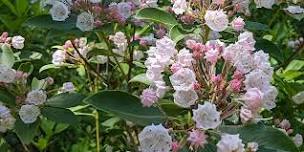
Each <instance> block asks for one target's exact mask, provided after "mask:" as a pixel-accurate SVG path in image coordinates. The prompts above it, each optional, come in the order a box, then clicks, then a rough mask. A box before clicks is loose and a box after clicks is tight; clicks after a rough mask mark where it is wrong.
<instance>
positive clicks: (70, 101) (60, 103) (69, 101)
mask: <svg viewBox="0 0 304 152" xmlns="http://www.w3.org/2000/svg"><path fill="white" fill-rule="evenodd" d="M84 98H85V96H83V95H81V94H79V93H61V94H59V95H56V96H53V97H51V98H49V99H48V100H47V102H46V103H45V104H46V105H48V106H52V107H58V108H70V107H75V106H78V105H80V104H81V103H82V100H83V99H84Z"/></svg>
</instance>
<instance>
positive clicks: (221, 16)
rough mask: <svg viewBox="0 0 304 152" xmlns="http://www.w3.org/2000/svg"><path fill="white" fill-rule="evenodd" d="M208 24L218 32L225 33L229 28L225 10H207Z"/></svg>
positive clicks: (206, 18) (206, 19)
mask: <svg viewBox="0 0 304 152" xmlns="http://www.w3.org/2000/svg"><path fill="white" fill-rule="evenodd" d="M205 21H206V24H207V25H208V27H209V28H210V29H212V30H213V31H216V32H221V31H224V30H225V29H226V28H227V27H228V23H229V20H228V16H227V15H226V14H225V13H224V11H223V10H214V11H213V10H207V12H206V14H205Z"/></svg>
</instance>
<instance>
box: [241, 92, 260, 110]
mask: <svg viewBox="0 0 304 152" xmlns="http://www.w3.org/2000/svg"><path fill="white" fill-rule="evenodd" d="M263 96H264V94H263V93H262V92H261V91H260V90H259V89H258V88H250V89H248V90H247V92H246V93H245V95H244V96H243V97H242V100H244V101H245V104H246V106H247V107H246V108H248V109H250V110H252V111H257V110H259V109H260V108H261V106H262V101H263Z"/></svg>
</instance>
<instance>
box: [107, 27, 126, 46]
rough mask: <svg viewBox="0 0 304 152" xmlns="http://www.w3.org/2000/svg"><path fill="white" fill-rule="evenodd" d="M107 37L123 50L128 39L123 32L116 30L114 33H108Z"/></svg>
mask: <svg viewBox="0 0 304 152" xmlns="http://www.w3.org/2000/svg"><path fill="white" fill-rule="evenodd" d="M109 39H110V40H111V41H113V43H114V44H115V45H116V47H117V48H118V49H119V50H122V51H124V50H125V49H126V48H127V46H128V40H127V37H126V35H125V34H124V33H123V32H120V31H119V32H116V33H115V35H110V37H109Z"/></svg>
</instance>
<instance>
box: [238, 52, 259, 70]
mask: <svg viewBox="0 0 304 152" xmlns="http://www.w3.org/2000/svg"><path fill="white" fill-rule="evenodd" d="M233 63H234V66H235V67H236V69H237V70H239V71H240V72H242V73H248V72H250V71H251V70H252V69H253V68H254V66H255V64H254V60H253V57H252V55H251V53H250V52H248V51H239V52H237V54H235V56H234V58H233Z"/></svg>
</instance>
